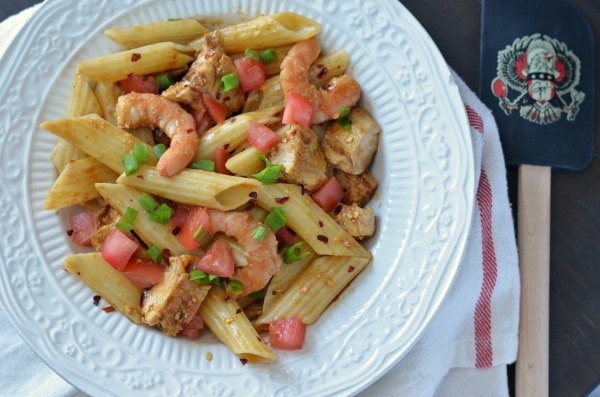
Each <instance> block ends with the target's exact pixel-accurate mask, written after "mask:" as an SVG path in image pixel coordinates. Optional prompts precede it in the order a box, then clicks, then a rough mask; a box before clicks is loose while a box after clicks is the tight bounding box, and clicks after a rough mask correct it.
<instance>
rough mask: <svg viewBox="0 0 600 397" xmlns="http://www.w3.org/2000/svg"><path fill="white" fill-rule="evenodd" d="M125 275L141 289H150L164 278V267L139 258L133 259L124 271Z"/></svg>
mask: <svg viewBox="0 0 600 397" xmlns="http://www.w3.org/2000/svg"><path fill="white" fill-rule="evenodd" d="M123 273H125V275H126V276H127V277H128V278H129V279H130V280H131V281H132V282H133V284H135V286H136V287H139V288H150V287H152V286H153V285H154V284H158V283H160V282H161V281H162V280H163V278H164V269H163V267H162V266H160V265H157V264H156V263H154V262H151V261H144V260H141V259H138V258H131V259H130V260H129V262H127V265H126V266H125V268H124V269H123Z"/></svg>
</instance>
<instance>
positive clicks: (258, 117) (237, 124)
mask: <svg viewBox="0 0 600 397" xmlns="http://www.w3.org/2000/svg"><path fill="white" fill-rule="evenodd" d="M282 109H283V106H276V107H272V108H268V109H264V110H259V111H256V112H250V113H244V114H240V115H238V116H234V117H230V118H229V119H227V120H225V121H224V122H222V123H220V124H217V125H216V126H214V127H213V128H211V129H210V130H208V131H206V132H205V133H204V135H202V137H201V138H200V143H199V144H198V151H197V152H196V156H195V157H194V161H195V160H199V159H211V158H213V155H214V153H215V150H216V149H218V148H224V149H226V150H227V151H232V150H233V149H235V148H237V147H238V146H239V145H241V144H242V143H244V142H245V141H246V135H247V133H248V128H250V123H251V122H252V121H259V122H261V123H263V124H268V123H272V122H278V121H280V120H281V119H280V118H279V117H275V115H276V114H277V113H279V112H280V111H281V110H282Z"/></svg>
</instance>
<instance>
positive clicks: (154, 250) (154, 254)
mask: <svg viewBox="0 0 600 397" xmlns="http://www.w3.org/2000/svg"><path fill="white" fill-rule="evenodd" d="M146 255H148V256H149V257H150V259H152V262H154V263H160V261H161V260H162V251H161V250H160V249H159V248H158V247H157V246H155V245H151V246H150V248H148V249H147V250H146Z"/></svg>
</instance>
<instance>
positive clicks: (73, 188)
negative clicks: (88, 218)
mask: <svg viewBox="0 0 600 397" xmlns="http://www.w3.org/2000/svg"><path fill="white" fill-rule="evenodd" d="M118 176H119V174H117V173H116V172H114V171H113V170H111V169H110V168H108V167H107V166H105V165H104V164H102V163H100V162H99V161H98V160H96V159H94V158H93V157H85V158H83V159H79V160H73V161H71V162H69V163H68V164H67V166H66V167H65V169H64V170H63V172H61V173H60V175H59V176H58V178H57V179H56V181H55V182H54V185H53V186H52V188H51V189H50V192H48V196H47V197H46V201H44V209H45V210H56V209H60V208H65V207H69V206H71V205H77V204H83V203H85V202H86V201H89V200H92V199H95V198H96V197H99V196H100V193H98V191H97V190H96V186H95V184H96V183H97V182H114V181H115V180H116V179H117V177H118Z"/></svg>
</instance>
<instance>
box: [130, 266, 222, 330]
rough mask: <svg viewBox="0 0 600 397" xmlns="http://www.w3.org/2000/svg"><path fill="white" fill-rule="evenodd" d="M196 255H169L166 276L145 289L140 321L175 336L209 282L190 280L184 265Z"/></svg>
mask: <svg viewBox="0 0 600 397" xmlns="http://www.w3.org/2000/svg"><path fill="white" fill-rule="evenodd" d="M194 258H195V257H194V256H192V255H180V256H172V257H171V258H170V259H169V268H168V269H167V271H166V272H165V278H164V279H163V281H161V282H160V283H158V284H156V285H155V286H154V287H152V288H151V289H150V290H148V292H147V293H146V297H145V298H144V303H143V305H142V316H143V317H142V321H143V322H144V323H145V324H148V325H151V326H154V325H158V327H159V328H160V329H161V330H162V332H164V333H165V334H167V335H170V336H175V335H177V334H178V333H179V331H181V330H182V329H183V327H184V326H185V325H186V324H188V323H189V322H190V321H192V319H193V318H194V316H195V315H196V313H197V312H198V308H199V307H200V304H201V303H202V301H203V300H204V298H205V297H206V294H207V293H208V290H209V289H210V285H198V284H197V283H195V282H194V281H191V280H190V275H189V273H188V272H187V271H186V270H185V268H186V266H187V265H188V263H190V261H192V260H193V259H194Z"/></svg>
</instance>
